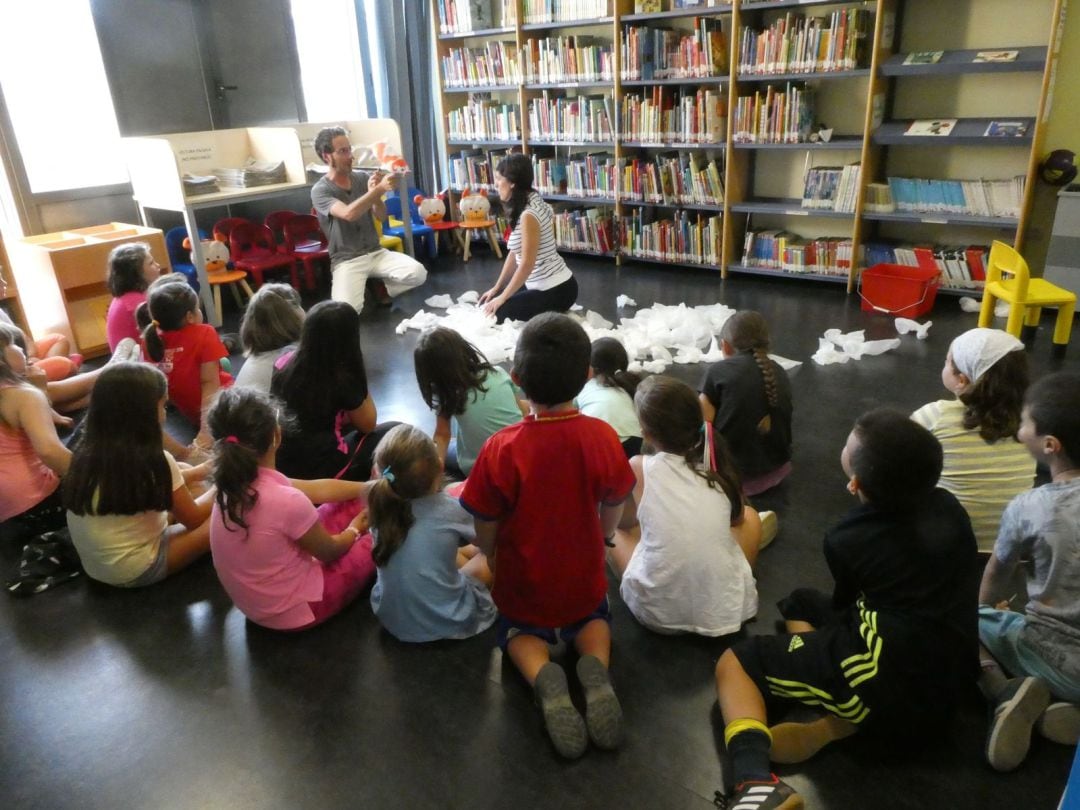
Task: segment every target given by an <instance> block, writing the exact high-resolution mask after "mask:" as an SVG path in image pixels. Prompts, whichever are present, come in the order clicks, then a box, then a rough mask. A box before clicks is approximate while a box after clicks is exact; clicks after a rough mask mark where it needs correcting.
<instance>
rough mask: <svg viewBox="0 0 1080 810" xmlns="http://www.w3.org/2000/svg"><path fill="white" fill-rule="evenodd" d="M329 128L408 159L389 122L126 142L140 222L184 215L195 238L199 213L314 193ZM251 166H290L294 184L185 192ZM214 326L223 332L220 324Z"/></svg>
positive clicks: (195, 244)
mask: <svg viewBox="0 0 1080 810" xmlns="http://www.w3.org/2000/svg"><path fill="white" fill-rule="evenodd" d="M327 126H342V127H344V128H345V129H346V130H347V131H348V132H349V134H350V138H352V139H353V142H354V143H355V144H357V145H360V144H364V145H367V144H370V143H374V142H375V141H378V140H384V141H386V142H387V145H388V147H390V148H391V149H393V150H396V152H397V153H398V154H400V152H401V134H400V130H399V129H398V125H397V122H396V121H393V120H391V119H383V118H378V119H367V120H362V121H346V122H330V123H325V124H316V123H303V124H294V125H291V126H284V127H246V128H242V129H221V130H211V131H206V132H185V133H177V134H172V135H157V136H150V137H140V138H124V139H123V144H124V154H125V159H126V161H127V167H128V174H129V175H130V177H131V185H132V190H133V196H134V198H135V202H136V205H137V206H138V210H139V217H140V219H141V220H142V222H143V224H148V223H149V222H150V221H151V215H150V213H149V211H151V210H153V209H162V210H166V211H178V212H180V213H182V214H183V216H184V226H185V228H186V229H187V232H188V233H189V234H197V233H198V232H199V227H198V222H197V216H196V212H198V211H200V210H202V209H206V208H219V207H221V206H223V205H231V204H233V203H240V202H254V201H256V200H266V199H271V198H273V197H277V196H279V195H282V194H288V193H291V192H294V191H297V190H299V189H304V188H309V187H310V186H311V185H312V182H313V179H311V178H309V177H308V175H307V171H306V168H305V167H306V166H307V165H308V164H310V163H315V164H321V163H322V160H321V159H320V158H319V157H318V156H317V155H316V154H315V150H314V147H313V144H314V139H315V135H316V134H317V133H318V131H319V130H320V129H322V128H323V127H327ZM249 159H254V160H256V161H272V162H278V161H281V162H283V163H284V166H285V175H286V181H285V182H282V183H274V184H272V185H262V186H253V187H250V188H239V187H229V186H221V187H220V190H218V191H213V192H210V193H206V194H195V195H192V194H189V193H188V192H187V191H186V190H185V187H184V182H183V177H184V175H185V174H191V175H201V176H206V175H211V174H213V171H212V170H213V169H217V168H235V167H240V166H243V165H244V164H245V162H246V161H248V160H249ZM406 185H407V183H404V182H402V184H401V187H402V188H401V193H402V195H403V196H404V195H405V194H406V191H405V188H404V187H405V186H406ZM403 204H404V199H403ZM402 210H403V211H407V210H408V208H407V207H403V208H402ZM408 220H409V218H408V217H406V218H405V228H406V236H407V237H410V236H411V230H412V229H411V227H410V223H409V221H408ZM191 243H192V247H191V260H192V264H193V265H194V266H195V269H196V273H198V276H199V282H200V287H201V290H200V295H201V296H202V301H203V305H204V307H205V309H206V312H207V313H208V314H209V317H210V319H211V321H216V320H218V318H217V314H216V309H215V307H214V301H213V293H212V291H211V287H210V284H209V283H208V280H207V277H206V268H205V261H204V257H203V251H202V246H201V244H200V243H199V240H198V239H192V240H191ZM405 243H406V249H408V250H410V251H411V249H412V240H411V238H407V239H406V240H405ZM162 255H164V251H162ZM160 258H161V257H160V256H159V259H160ZM213 325H214V326H221V324H220V323H214V324H213Z"/></svg>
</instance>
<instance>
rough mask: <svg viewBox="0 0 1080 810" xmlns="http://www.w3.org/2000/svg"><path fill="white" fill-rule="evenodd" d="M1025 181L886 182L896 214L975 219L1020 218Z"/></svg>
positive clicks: (893, 179) (909, 179)
mask: <svg viewBox="0 0 1080 810" xmlns="http://www.w3.org/2000/svg"><path fill="white" fill-rule="evenodd" d="M1025 182H1026V177H1025V176H1024V175H1017V176H1016V177H1013V178H1011V179H1007V180H981V179H980V180H938V179H924V178H913V177H890V178H888V183H889V189H890V191H891V192H892V198H893V201H894V202H895V203H896V210H898V211H901V212H907V213H915V214H959V215H964V216H978V217H1008V218H1015V217H1019V216H1020V208H1021V205H1022V203H1023V199H1024V185H1025Z"/></svg>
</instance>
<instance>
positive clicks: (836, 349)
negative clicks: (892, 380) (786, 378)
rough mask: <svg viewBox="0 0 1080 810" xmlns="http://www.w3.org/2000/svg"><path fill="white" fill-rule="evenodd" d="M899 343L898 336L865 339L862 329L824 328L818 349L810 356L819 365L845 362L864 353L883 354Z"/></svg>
mask: <svg viewBox="0 0 1080 810" xmlns="http://www.w3.org/2000/svg"><path fill="white" fill-rule="evenodd" d="M899 345H900V338H889V339H888V340H869V341H868V340H867V339H866V333H865V332H864V331H863V330H861V329H860V330H858V331H856V332H841V331H840V330H839V329H826V330H825V335H824V336H823V337H822V338H820V339H819V340H818V350H817V351H816V352H814V354H813V356H812V357H811V358H810V359H811V360H813V361H814V362H815V363H817V364H818V365H819V366H828V365H831V364H833V363H846V362H847V361H848V360H858V359H859V358H860V357H863V356H864V355H877V354H884V353H885V352H887V351H891V350H893V349H895V348H896V347H897V346H899Z"/></svg>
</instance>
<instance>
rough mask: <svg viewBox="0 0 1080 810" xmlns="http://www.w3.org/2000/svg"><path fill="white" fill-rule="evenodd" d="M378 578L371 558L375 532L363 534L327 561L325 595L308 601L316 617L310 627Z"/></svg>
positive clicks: (344, 605)
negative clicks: (340, 553)
mask: <svg viewBox="0 0 1080 810" xmlns="http://www.w3.org/2000/svg"><path fill="white" fill-rule="evenodd" d="M374 579H375V561H374V560H373V559H372V558H371V533H370V532H367V533H365V534H362V535H360V537H359V538H358V539H357V541H356V542H355V543H353V545H352V548H350V549H349V550H348V551H346V552H345V553H344V554H343V555H341V556H340V557H338V558H337V559H336V560H334V561H333V562H332V563H323V595H322V599H320V600H319V601H318V602H308V606H309V607H310V608H311V613H312V615H313V616H314V617H315V618H314V619H313V620H312V621H311V622H310V623H309V624H305V625H304V626H303V627H297V628H296V629H297V630H306V629H307V628H309V627H314V626H315V625H317V624H322V623H323V622H325V621H326V620H327V619H329V618H330V617H332V616H336V615H337V614H338V613H340V612H341V611H342V610H343V609H344V608H345V607H346V606H347V605H349V604H350V603H351V602H352V601H353V600H354V599H356V597H358V596H359V595H360V594H361V593H363V591H364V589H365V588H367V587H368V586H369V585H370V584H371V583H372V581H373V580H374Z"/></svg>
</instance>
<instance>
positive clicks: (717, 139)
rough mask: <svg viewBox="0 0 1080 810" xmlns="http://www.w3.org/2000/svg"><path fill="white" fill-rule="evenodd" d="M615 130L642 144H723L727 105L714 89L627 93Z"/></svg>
mask: <svg viewBox="0 0 1080 810" xmlns="http://www.w3.org/2000/svg"><path fill="white" fill-rule="evenodd" d="M620 112H621V114H622V121H621V122H620V127H619V131H620V132H621V133H622V137H623V138H624V139H625V140H628V141H642V142H645V143H723V142H724V140H725V139H726V138H727V104H726V102H725V99H724V94H723V93H722V92H718V91H717V90H716V89H715V88H709V87H701V88H698V89H696V90H695V89H693V88H685V87H654V88H652V91H651V92H650V93H648V94H639V93H629V94H626V95H624V96H623V99H622V105H621V106H620Z"/></svg>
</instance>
